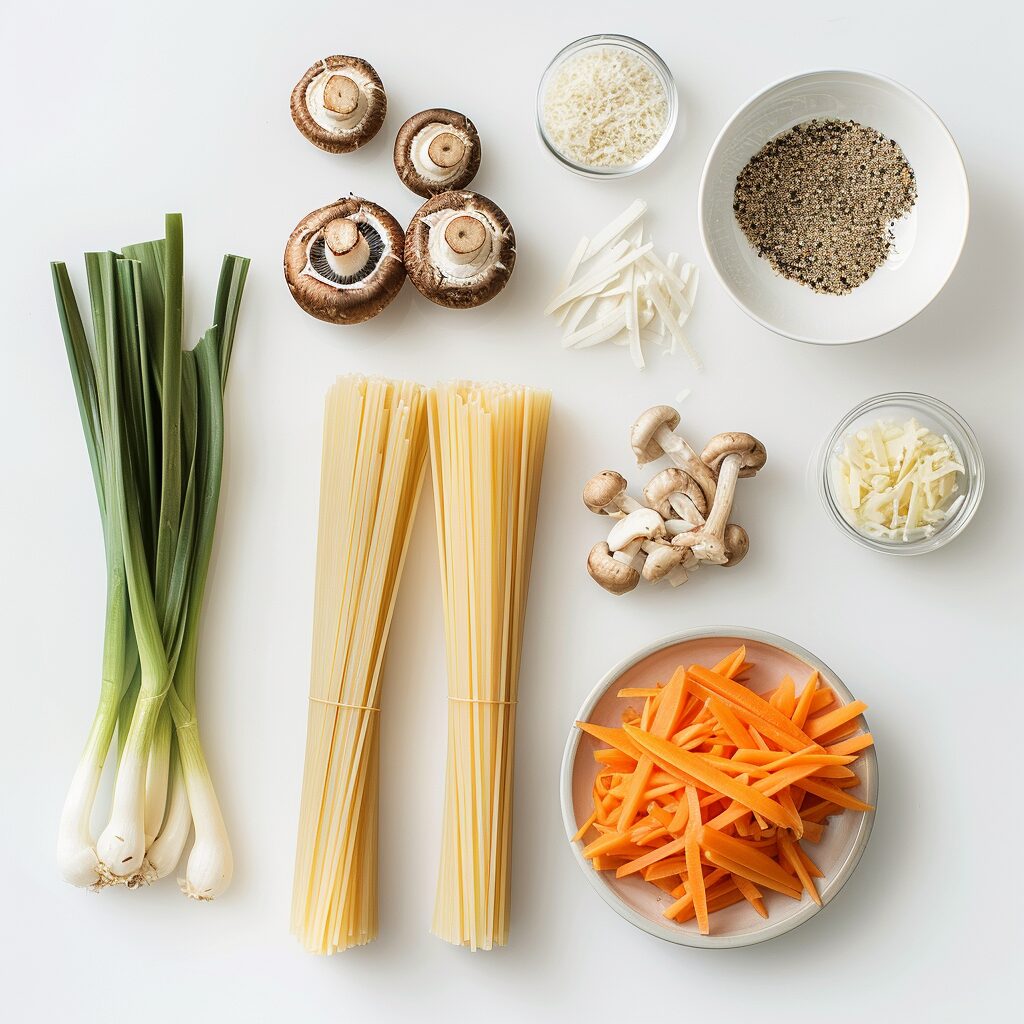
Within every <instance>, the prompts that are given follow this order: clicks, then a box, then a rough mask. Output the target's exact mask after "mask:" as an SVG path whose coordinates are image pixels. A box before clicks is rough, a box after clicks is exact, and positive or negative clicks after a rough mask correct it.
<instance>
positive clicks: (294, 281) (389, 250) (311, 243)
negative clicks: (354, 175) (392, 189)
mask: <svg viewBox="0 0 1024 1024" xmlns="http://www.w3.org/2000/svg"><path fill="white" fill-rule="evenodd" d="M338 219H351V220H353V221H355V222H356V226H357V228H358V229H359V231H360V233H361V234H363V235H364V237H366V238H367V241H370V242H371V243H372V244H371V246H370V248H371V252H372V251H373V250H374V249H375V248H376V250H377V263H376V265H375V266H374V268H373V269H372V270H370V272H369V273H367V274H366V276H365V277H362V278H360V279H359V280H358V281H355V282H352V283H341V282H339V281H337V280H332V277H333V275H332V272H331V270H330V267H328V266H326V264H325V263H324V262H323V261H322V259H321V256H322V252H320V251H319V250H322V247H323V242H324V230H325V229H326V227H327V226H328V225H329V224H330V223H331V222H332V221H335V220H338ZM404 247H405V237H404V235H403V233H402V228H401V226H400V225H399V223H398V221H396V220H395V218H394V217H392V216H391V214H390V213H388V212H387V210H385V209H383V208H382V207H380V206H378V205H377V204H376V203H371V202H370V201H369V200H367V199H360V198H359V197H358V196H350V197H349V198H348V199H339V200H338V202H336V203H331V204H330V205H329V206H322V207H320V209H319V210H314V211H313V212H312V213H310V214H307V215H306V216H305V217H303V218H302V220H301V221H299V223H298V225H297V226H296V228H295V230H294V231H293V232H292V233H291V235H290V237H289V238H288V244H287V245H286V246H285V250H284V276H285V279H286V280H287V282H288V288H289V290H290V291H291V293H292V297H293V298H294V299H295V301H296V302H297V303H298V304H299V305H300V306H301V307H302V308H303V309H304V310H305V311H306V312H307V313H309V314H310V316H315V317H316V318H317V319H318V320H326V321H327V322H328V323H332V324H359V323H362V322H363V321H364V320H369V319H370V317H372V316H376V315H377V314H378V313H379V312H380V311H381V310H382V309H383V308H384V307H385V306H386V305H387V304H388V303H389V302H391V300H392V299H393V298H394V297H395V296H396V295H397V294H398V292H399V291H400V290H401V287H402V284H403V282H404V281H405V267H404V266H403V264H402V253H403V251H404Z"/></svg>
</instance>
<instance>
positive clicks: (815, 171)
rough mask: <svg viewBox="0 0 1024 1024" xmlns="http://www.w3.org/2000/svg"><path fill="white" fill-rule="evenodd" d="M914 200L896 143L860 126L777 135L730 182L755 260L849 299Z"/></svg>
mask: <svg viewBox="0 0 1024 1024" xmlns="http://www.w3.org/2000/svg"><path fill="white" fill-rule="evenodd" d="M916 199H917V185H916V183H915V180H914V172H913V170H912V169H911V167H910V164H908V163H907V159H906V157H905V156H904V155H903V150H902V149H900V147H899V145H898V143H897V142H896V141H895V140H894V139H887V138H886V137H885V136H884V135H882V134H880V133H879V132H877V131H875V129H874V128H869V127H867V126H865V125H862V124H858V123H857V122H856V121H837V120H827V121H817V120H815V121H807V122H805V123H804V124H798V125H796V127H794V128H790V129H789V131H786V132H783V133H782V134H781V135H777V136H776V137H775V138H774V139H772V140H771V141H770V142H769V143H768V144H767V145H766V146H764V147H763V148H762V149H761V150H760V151H759V152H758V153H756V154H755V155H754V156H752V157H751V158H750V161H749V163H748V164H747V165H746V167H744V168H743V170H742V171H740V174H739V177H738V178H737V179H736V190H735V193H734V195H733V210H734V211H735V213H736V220H737V222H738V223H739V225H740V227H741V228H742V230H743V233H744V235H746V237H747V241H748V242H750V244H751V246H753V248H754V250H755V251H756V252H757V254H758V256H763V257H764V258H765V259H766V260H768V262H769V263H770V264H771V265H772V266H773V267H774V268H775V269H776V270H777V271H778V272H779V273H780V274H782V276H783V277H786V278H788V279H789V280H791V281H799V282H800V283H801V284H806V285H808V286H809V287H810V288H813V289H814V291H816V292H822V293H824V294H828V295H846V294H848V293H849V292H851V291H853V289H854V288H856V287H857V286H858V285H861V284H863V283H864V282H865V281H866V280H867V279H868V278H869V277H870V276H871V275H872V274H873V273H874V272H875V271H876V270H877V269H878V268H879V267H880V266H881V265H882V264H883V263H884V262H885V260H886V258H887V257H888V255H889V249H890V248H891V246H892V240H893V233H892V224H893V222H894V221H895V220H897V219H898V218H899V217H902V216H904V214H906V213H909V211H910V208H911V207H912V206H913V205H914V202H915V200H916Z"/></svg>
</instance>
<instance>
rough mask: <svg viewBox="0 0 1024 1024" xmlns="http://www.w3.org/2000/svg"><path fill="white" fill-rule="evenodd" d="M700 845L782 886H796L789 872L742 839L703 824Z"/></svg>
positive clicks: (707, 850) (795, 881)
mask: <svg viewBox="0 0 1024 1024" xmlns="http://www.w3.org/2000/svg"><path fill="white" fill-rule="evenodd" d="M700 846H701V849H702V850H704V851H705V853H708V852H710V853H717V854H721V856H723V857H728V858H729V859H730V860H732V861H735V862H736V863H737V864H743V865H744V866H746V867H749V868H751V869H753V870H754V871H756V872H757V873H758V874H761V875H764V876H765V877H766V878H771V879H774V880H775V881H776V882H778V883H779V885H781V886H783V887H787V886H788V887H789V888H791V889H792V888H796V887H797V880H796V879H795V878H793V876H792V875H791V874H790V872H788V871H786V870H785V869H784V868H783V867H782V866H781V865H779V864H778V863H777V862H776V861H774V860H772V859H771V857H768V856H766V855H765V854H764V853H761V851H760V850H758V849H756V848H755V847H753V846H751V845H750V843H745V842H744V841H743V840H742V839H733V837H732V836H727V835H725V833H723V832H717V831H715V829H713V828H708V827H707V826H706V825H705V826H704V827H703V828H702V829H701V830H700Z"/></svg>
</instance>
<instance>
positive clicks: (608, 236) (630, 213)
mask: <svg viewBox="0 0 1024 1024" xmlns="http://www.w3.org/2000/svg"><path fill="white" fill-rule="evenodd" d="M646 212H647V204H646V203H645V202H644V201H643V200H642V199H634V200H633V202H632V203H630V205H629V206H628V207H627V208H626V209H625V210H624V211H623V212H622V213H621V214H619V216H618V217H616V218H615V220H613V221H611V222H610V223H608V224H606V225H605V226H604V227H603V228H601V230H600V231H598V232H597V233H596V234H595V235H594V238H593V240H592V241H591V242H590V243H589V245H588V246H587V248H586V249H585V251H584V256H583V258H584V259H585V260H589V259H593V258H594V257H595V256H597V255H598V253H600V252H601V251H602V250H603V249H604V248H606V247H607V246H611V245H614V244H615V242H617V241H618V240H619V238H621V237H622V235H624V234H625V233H626V232H627V231H628V230H629V229H630V228H631V227H633V225H634V224H636V222H637V221H638V220H640V218H641V217H643V215H644V214H645V213H646Z"/></svg>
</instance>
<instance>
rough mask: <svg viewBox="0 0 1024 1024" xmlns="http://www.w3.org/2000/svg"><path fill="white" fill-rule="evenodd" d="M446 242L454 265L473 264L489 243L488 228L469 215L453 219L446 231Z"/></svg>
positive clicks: (448, 253)
mask: <svg viewBox="0 0 1024 1024" xmlns="http://www.w3.org/2000/svg"><path fill="white" fill-rule="evenodd" d="M444 241H445V247H446V249H447V250H448V251H447V255H448V258H449V259H450V260H451V261H452V262H453V263H460V264H462V263H472V262H473V261H474V260H475V259H476V258H477V257H478V255H479V253H480V250H481V249H483V247H484V245H485V244H486V242H487V228H486V227H484V225H483V224H482V223H481V222H480V221H479V220H477V219H476V217H471V216H469V215H468V214H464V215H463V216H461V217H453V218H452V219H451V221H449V223H448V226H447V227H446V228H445V229H444Z"/></svg>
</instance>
